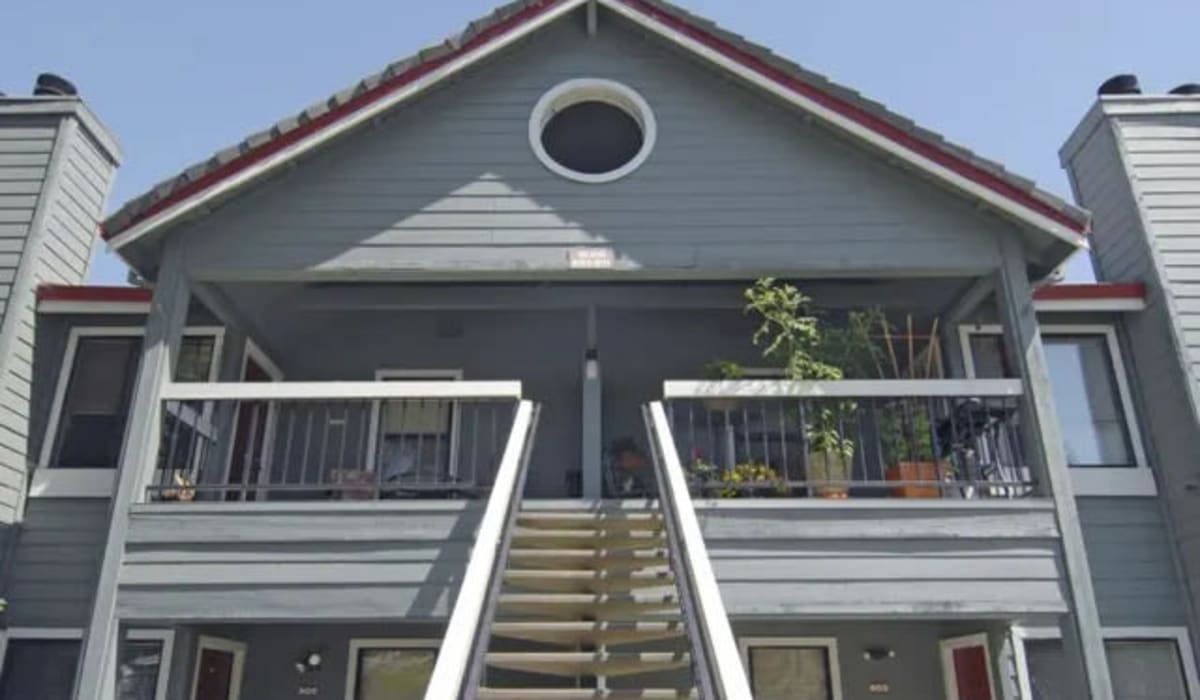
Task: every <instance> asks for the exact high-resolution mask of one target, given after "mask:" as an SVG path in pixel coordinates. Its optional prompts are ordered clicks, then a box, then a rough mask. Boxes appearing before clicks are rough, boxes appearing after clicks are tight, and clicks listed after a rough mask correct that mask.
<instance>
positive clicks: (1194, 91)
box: [1170, 83, 1200, 96]
mask: <svg viewBox="0 0 1200 700" xmlns="http://www.w3.org/2000/svg"><path fill="white" fill-rule="evenodd" d="M1170 94H1172V95H1188V96H1192V95H1200V83H1184V84H1183V85H1177V86H1175V87H1174V88H1171V91H1170Z"/></svg>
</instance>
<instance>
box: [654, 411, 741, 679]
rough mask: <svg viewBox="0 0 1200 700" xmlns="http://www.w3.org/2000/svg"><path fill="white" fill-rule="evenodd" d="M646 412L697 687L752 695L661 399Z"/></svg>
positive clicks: (655, 471) (672, 567)
mask: <svg viewBox="0 0 1200 700" xmlns="http://www.w3.org/2000/svg"><path fill="white" fill-rule="evenodd" d="M642 415H643V418H644V419H645V421H646V432H647V435H648V437H649V441H650V452H651V457H652V459H653V462H654V477H655V480H656V481H657V482H658V500H659V503H660V505H661V507H662V511H663V521H664V525H665V526H666V531H667V542H668V544H669V551H670V560H671V570H672V572H673V573H674V574H675V582H676V586H677V587H678V589H679V599H680V604H681V607H682V608H683V614H684V622H685V624H686V626H687V633H688V640H689V644H690V646H691V652H692V667H693V669H694V672H695V675H696V685H697V690H698V691H699V693H700V697H701V698H702V699H703V700H753V697H754V696H753V695H752V694H751V692H750V683H749V681H748V680H747V679H746V671H745V669H744V667H743V666H742V657H741V654H740V652H739V650H738V646H737V642H736V641H735V639H734V636H733V629H732V628H731V627H730V626H729V616H728V614H727V613H726V612H725V604H724V602H722V600H721V590H720V588H719V587H718V585H717V578H716V575H715V574H714V573H713V569H712V562H711V561H710V560H709V558H708V547H707V545H705V543H704V533H703V532H702V531H701V530H700V521H699V520H698V519H697V518H696V509H695V508H694V507H693V505H692V497H691V494H690V493H689V492H688V485H687V478H686V477H685V476H684V472H683V466H682V464H681V463H680V461H679V451H678V450H677V449H676V448H675V437H674V435H673V433H672V431H671V424H670V422H669V421H668V420H667V414H666V411H665V410H664V409H663V404H662V402H661V401H653V402H650V403H649V404H646V405H645V406H643V407H642Z"/></svg>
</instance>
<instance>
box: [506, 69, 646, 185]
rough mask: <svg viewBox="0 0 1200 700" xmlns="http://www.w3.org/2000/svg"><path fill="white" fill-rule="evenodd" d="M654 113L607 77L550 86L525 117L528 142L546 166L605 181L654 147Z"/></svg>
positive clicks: (620, 174)
mask: <svg viewBox="0 0 1200 700" xmlns="http://www.w3.org/2000/svg"><path fill="white" fill-rule="evenodd" d="M654 138H655V123H654V114H653V113H652V112H651V111H650V106H649V105H648V104H646V101H645V100H644V99H642V96H641V95H639V94H637V93H636V92H634V91H633V90H631V89H629V88H628V87H625V86H624V85H621V84H620V83H616V82H613V81H611V80H600V79H593V78H583V79H577V80H568V81H567V82H565V83H561V84H560V85H557V86H555V87H554V88H552V89H551V90H550V91H549V92H547V93H546V94H545V95H543V96H542V99H540V100H538V103H537V106H535V107H534V109H533V114H532V115H530V118H529V143H530V145H531V146H532V147H533V152H534V153H535V154H536V155H537V157H538V160H540V161H542V163H543V164H544V165H545V166H546V167H547V168H549V169H550V170H552V171H554V172H555V173H558V174H559V175H562V176H563V177H566V178H570V179H572V180H576V181H579V182H591V183H599V182H611V181H613V180H616V179H618V178H621V177H624V176H625V175H628V174H629V173H631V172H633V171H634V170H636V169H637V167H638V166H640V165H641V164H642V162H644V161H645V160H646V158H647V157H648V156H649V155H650V150H651V149H652V148H653V147H654Z"/></svg>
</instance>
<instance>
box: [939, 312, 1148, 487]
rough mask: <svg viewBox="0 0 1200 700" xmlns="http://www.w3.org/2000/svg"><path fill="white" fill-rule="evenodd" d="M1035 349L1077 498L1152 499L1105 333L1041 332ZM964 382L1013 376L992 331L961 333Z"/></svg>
mask: <svg viewBox="0 0 1200 700" xmlns="http://www.w3.org/2000/svg"><path fill="white" fill-rule="evenodd" d="M1041 330H1042V345H1043V347H1044V349H1045V354H1046V365H1047V370H1048V372H1049V374H1050V383H1051V385H1052V391H1053V395H1054V406H1055V410H1056V412H1057V414H1058V420H1059V425H1060V426H1061V428H1062V434H1063V443H1064V444H1063V446H1064V448H1065V450H1066V453H1067V462H1068V464H1070V466H1071V467H1074V469H1073V470H1072V477H1073V481H1074V486H1075V492H1076V493H1077V494H1078V495H1131V496H1145V495H1154V494H1155V493H1156V489H1155V486H1154V477H1153V476H1152V475H1151V473H1150V470H1149V468H1148V467H1147V465H1146V459H1145V455H1144V452H1143V448H1142V444H1141V437H1140V434H1139V432H1138V429H1137V423H1136V420H1135V416H1134V413H1133V406H1132V401H1131V399H1130V395H1129V387H1128V382H1127V380H1126V377H1125V369H1124V365H1123V364H1122V361H1121V352H1120V348H1119V347H1118V344H1117V338H1116V331H1115V330H1114V329H1113V328H1112V327H1111V326H1094V325H1054V324H1044V325H1042V328H1041ZM962 339H963V343H962V345H963V350H964V354H965V362H966V367H967V372H968V375H969V376H972V377H979V378H983V379H995V378H1002V377H1012V376H1015V374H1016V373H1015V372H1013V371H1012V368H1010V367H1009V366H1008V360H1007V357H1006V354H1005V351H1004V338H1003V336H1002V335H1001V329H1000V327H999V326H982V327H972V326H964V327H963V328H962Z"/></svg>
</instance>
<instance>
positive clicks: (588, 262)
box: [567, 248, 617, 270]
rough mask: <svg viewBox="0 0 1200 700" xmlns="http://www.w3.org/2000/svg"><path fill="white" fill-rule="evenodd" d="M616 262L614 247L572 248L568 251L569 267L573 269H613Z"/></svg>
mask: <svg viewBox="0 0 1200 700" xmlns="http://www.w3.org/2000/svg"><path fill="white" fill-rule="evenodd" d="M616 262H617V256H616V254H614V253H613V249H612V248H572V249H570V250H568V251H567V267H568V268H570V269H572V270H611V269H613V267H614V266H615V265H616Z"/></svg>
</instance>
